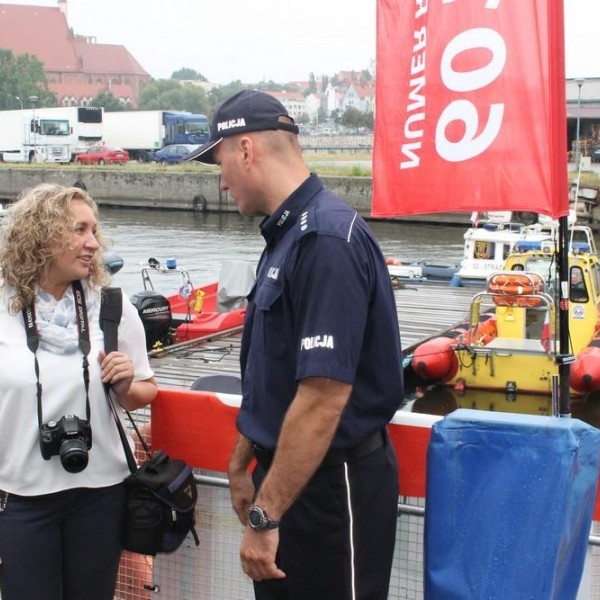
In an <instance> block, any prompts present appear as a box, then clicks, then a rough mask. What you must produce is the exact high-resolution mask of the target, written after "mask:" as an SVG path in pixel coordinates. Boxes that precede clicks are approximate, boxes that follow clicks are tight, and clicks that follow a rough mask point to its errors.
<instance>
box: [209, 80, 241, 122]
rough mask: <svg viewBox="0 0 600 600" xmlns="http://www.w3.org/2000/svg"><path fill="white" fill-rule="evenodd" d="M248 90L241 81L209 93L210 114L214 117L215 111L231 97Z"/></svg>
mask: <svg viewBox="0 0 600 600" xmlns="http://www.w3.org/2000/svg"><path fill="white" fill-rule="evenodd" d="M244 89H246V86H245V85H244V84H243V83H242V82H241V81H240V80H239V79H236V80H235V81H230V82H229V83H227V84H226V85H222V86H221V87H219V88H214V89H212V90H210V92H209V93H208V103H209V110H208V114H209V115H212V114H213V113H214V112H215V110H217V108H218V107H219V106H220V105H221V104H222V103H223V102H224V101H225V100H227V98H229V97H230V96H233V94H236V93H237V92H241V91H242V90H244Z"/></svg>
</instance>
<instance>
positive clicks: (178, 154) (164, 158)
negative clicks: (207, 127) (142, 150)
mask: <svg viewBox="0 0 600 600" xmlns="http://www.w3.org/2000/svg"><path fill="white" fill-rule="evenodd" d="M197 147H198V146H195V145H194V144H171V145H170V146H165V147H164V148H163V149H162V150H157V151H156V152H155V153H154V157H153V158H154V160H155V161H156V162H158V163H160V164H161V165H173V164H175V163H179V162H181V161H182V160H183V159H184V158H185V157H186V156H187V155H188V154H189V153H190V152H192V151H193V150H195V149H196V148H197Z"/></svg>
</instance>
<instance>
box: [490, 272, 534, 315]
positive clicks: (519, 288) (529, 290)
mask: <svg viewBox="0 0 600 600" xmlns="http://www.w3.org/2000/svg"><path fill="white" fill-rule="evenodd" d="M543 290H544V280H543V279H542V278H541V276H540V275H538V274H537V273H529V274H524V273H498V274H497V275H492V276H491V277H490V279H489V281H488V291H489V292H490V293H492V294H494V303H495V304H496V306H523V307H526V308H535V307H537V306H540V305H541V304H542V299H541V298H539V297H537V296H535V294H539V293H540V292H542V291H543Z"/></svg>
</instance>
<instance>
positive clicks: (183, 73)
mask: <svg viewBox="0 0 600 600" xmlns="http://www.w3.org/2000/svg"><path fill="white" fill-rule="evenodd" d="M171 79H179V80H180V81H186V80H192V81H208V79H206V77H204V75H202V73H198V71H194V69H190V68H189V67H183V68H182V69H179V70H178V71H173V74H172V75H171Z"/></svg>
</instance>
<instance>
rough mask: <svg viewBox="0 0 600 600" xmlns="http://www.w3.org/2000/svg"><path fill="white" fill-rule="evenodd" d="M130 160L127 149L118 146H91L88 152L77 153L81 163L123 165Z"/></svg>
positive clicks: (78, 160)
mask: <svg viewBox="0 0 600 600" xmlns="http://www.w3.org/2000/svg"><path fill="white" fill-rule="evenodd" d="M128 161H129V154H128V152H127V150H123V148H119V147H118V146H105V145H98V146H91V147H90V148H88V149H87V151H86V152H83V153H82V154H76V155H75V162H76V163H78V164H80V165H115V164H116V165H123V164H125V163H126V162H128Z"/></svg>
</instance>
